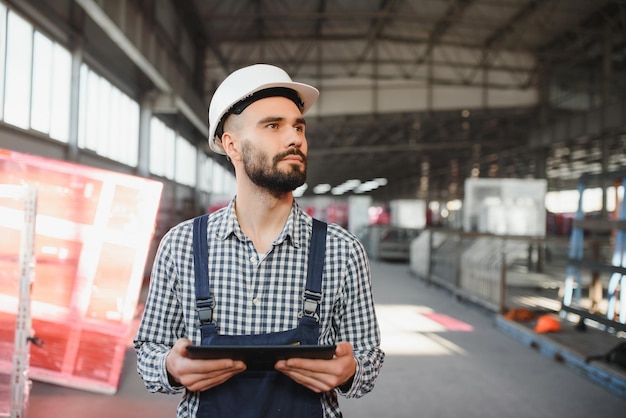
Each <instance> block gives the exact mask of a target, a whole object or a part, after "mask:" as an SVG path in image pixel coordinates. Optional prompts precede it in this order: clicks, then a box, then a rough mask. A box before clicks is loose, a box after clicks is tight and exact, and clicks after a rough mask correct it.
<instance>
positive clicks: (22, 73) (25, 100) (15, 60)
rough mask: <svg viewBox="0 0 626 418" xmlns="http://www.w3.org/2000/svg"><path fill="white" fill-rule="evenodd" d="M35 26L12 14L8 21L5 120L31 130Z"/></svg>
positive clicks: (9, 15)
mask: <svg viewBox="0 0 626 418" xmlns="http://www.w3.org/2000/svg"><path fill="white" fill-rule="evenodd" d="M32 49H33V27H32V26H31V25H30V24H29V23H28V22H27V21H25V20H24V19H22V18H21V17H20V16H18V15H17V14H15V13H12V12H9V14H8V19H7V53H6V57H7V58H6V77H5V87H4V89H5V90H4V93H5V95H4V120H5V122H7V123H10V124H12V125H15V126H17V127H20V128H23V129H28V128H29V126H28V125H29V119H30V96H31V69H32V66H31V64H32V61H31V60H32Z"/></svg>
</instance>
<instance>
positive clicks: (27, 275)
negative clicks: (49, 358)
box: [0, 185, 37, 418]
mask: <svg viewBox="0 0 626 418" xmlns="http://www.w3.org/2000/svg"><path fill="white" fill-rule="evenodd" d="M0 197H2V198H9V199H11V198H12V199H16V200H23V202H24V210H23V212H24V223H23V226H22V235H21V243H20V253H19V287H18V303H17V315H16V321H15V347H14V351H13V360H12V366H13V367H12V369H11V380H10V386H11V399H10V405H9V415H4V412H2V415H0V416H2V417H5V416H8V417H11V418H23V417H24V416H25V411H26V406H27V403H28V396H29V392H30V386H31V382H30V380H29V378H28V367H29V347H28V345H29V342H30V341H31V339H32V338H31V316H30V296H31V284H32V283H33V280H34V273H35V251H34V245H35V221H36V215H37V190H36V189H35V188H34V187H31V186H15V185H0Z"/></svg>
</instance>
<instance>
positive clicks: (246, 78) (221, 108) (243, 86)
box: [209, 64, 319, 154]
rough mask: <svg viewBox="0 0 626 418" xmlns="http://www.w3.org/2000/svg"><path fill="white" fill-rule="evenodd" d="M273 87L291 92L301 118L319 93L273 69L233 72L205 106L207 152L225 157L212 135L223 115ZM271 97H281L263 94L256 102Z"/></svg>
mask: <svg viewBox="0 0 626 418" xmlns="http://www.w3.org/2000/svg"><path fill="white" fill-rule="evenodd" d="M275 87H278V88H281V87H282V88H287V89H292V90H293V91H295V92H296V93H297V96H298V97H297V99H298V102H300V103H299V106H300V110H301V111H302V114H304V113H306V111H307V110H309V108H310V107H311V106H312V105H313V103H315V100H317V97H318V96H319V91H318V90H317V89H316V88H315V87H312V86H309V85H308V84H303V83H296V82H295V81H292V80H291V77H289V74H287V73H286V72H285V71H284V70H282V69H281V68H278V67H275V66H273V65H268V64H255V65H251V66H249V67H244V68H241V69H239V70H237V71H234V72H233V73H231V74H230V75H229V76H228V77H226V79H225V80H224V81H223V82H222V84H220V85H219V86H218V87H217V90H215V94H213V98H212V99H211V104H210V105H209V147H210V148H211V150H213V151H215V152H217V153H218V154H226V153H225V152H224V148H222V144H221V138H218V136H217V134H216V130H217V128H218V126H219V125H220V122H223V121H222V118H223V117H224V115H226V114H227V113H229V112H230V111H231V109H233V107H234V106H235V105H236V104H238V103H239V102H241V101H242V100H244V99H247V98H249V97H251V96H252V95H253V94H254V93H257V92H260V91H262V90H266V89H272V88H275ZM274 95H276V96H282V95H283V94H267V95H265V96H260V97H259V98H262V97H270V96H274ZM289 98H291V97H289ZM254 100H258V99H254ZM292 100H294V99H293V98H292ZM250 103H251V102H250ZM248 104H249V103H248Z"/></svg>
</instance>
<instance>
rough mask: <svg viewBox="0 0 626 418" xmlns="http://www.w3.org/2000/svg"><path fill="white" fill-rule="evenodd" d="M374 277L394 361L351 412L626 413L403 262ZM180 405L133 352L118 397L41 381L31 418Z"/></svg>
mask: <svg viewBox="0 0 626 418" xmlns="http://www.w3.org/2000/svg"><path fill="white" fill-rule="evenodd" d="M372 274H373V281H374V294H375V298H376V302H377V309H378V315H379V320H380V324H381V330H382V336H383V348H384V349H385V351H386V352H387V358H386V361H385V364H384V367H383V369H382V371H381V374H380V377H379V379H378V381H377V384H376V387H375V388H374V390H373V391H372V393H370V394H368V395H367V396H365V397H363V398H361V399H342V400H341V405H342V409H343V412H344V416H346V417H359V418H368V417H372V418H374V417H376V418H378V417H385V418H393V417H407V418H408V417H428V418H457V417H462V418H474V417H476V418H491V417H493V418H509V417H510V418H563V417H568V418H578V417H580V418H588V417H591V416H595V417H602V418H613V417H615V418H618V417H620V418H621V417H624V411H626V397H621V396H619V395H616V394H615V393H613V392H611V391H609V390H607V389H606V388H605V387H603V386H601V385H599V384H597V383H595V382H593V381H591V380H590V379H588V378H586V377H584V376H582V375H580V374H577V373H576V372H575V371H573V370H572V369H570V368H568V367H566V366H564V365H563V364H562V363H559V362H557V361H554V360H553V359H551V358H549V357H546V356H543V355H541V354H539V353H538V352H537V351H536V350H533V349H531V348H529V347H528V346H525V345H524V344H520V342H519V341H517V340H516V339H515V338H512V337H511V336H510V335H508V334H507V333H505V332H502V331H501V330H500V329H498V327H497V326H495V321H494V316H493V314H491V313H489V312H486V311H484V310H482V309H480V308H477V307H476V306H474V305H471V304H466V303H463V302H459V301H458V300H457V299H456V298H454V297H451V295H450V294H449V293H448V292H446V291H445V290H442V289H440V288H438V287H432V286H430V287H429V286H427V284H426V283H424V282H423V281H421V280H418V279H416V278H415V277H414V276H412V275H411V274H410V273H409V268H408V266H407V265H406V264H401V263H383V262H377V261H372ZM177 402H178V399H177V397H176V396H168V395H160V394H150V393H148V392H147V391H146V390H145V389H144V387H143V384H142V383H141V381H140V380H139V378H138V377H137V374H136V372H135V354H134V351H132V349H129V351H128V354H127V356H126V362H125V366H124V371H123V375H122V378H121V383H120V387H119V390H118V392H117V393H116V394H115V395H100V394H94V393H90V392H85V391H80V390H75V389H68V388H64V387H61V386H56V385H52V384H47V383H42V382H37V381H34V382H33V387H32V390H31V393H30V401H29V405H28V410H27V418H39V417H52V418H56V417H63V418H79V417H80V418H83V417H90V418H105V417H106V418H110V417H116V418H127V417H128V418H130V417H133V418H134V417H151V418H173V417H174V416H175V408H176V404H177Z"/></svg>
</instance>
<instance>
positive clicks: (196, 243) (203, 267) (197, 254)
mask: <svg viewBox="0 0 626 418" xmlns="http://www.w3.org/2000/svg"><path fill="white" fill-rule="evenodd" d="M208 217H209V215H201V216H198V217H196V218H194V220H193V266H194V274H195V280H194V283H195V287H196V308H197V310H198V317H199V318H200V325H201V326H204V325H206V324H211V323H213V308H215V299H214V298H213V295H212V294H211V289H210V286H209V261H208V257H207V254H208V252H209V249H208V246H207V236H206V230H207V219H208Z"/></svg>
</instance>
